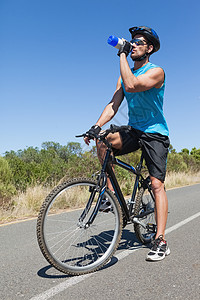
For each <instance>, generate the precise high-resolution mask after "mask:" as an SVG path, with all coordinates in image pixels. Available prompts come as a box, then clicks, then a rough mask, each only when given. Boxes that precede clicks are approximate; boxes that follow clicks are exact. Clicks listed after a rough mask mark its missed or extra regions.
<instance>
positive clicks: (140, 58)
mask: <svg viewBox="0 0 200 300" xmlns="http://www.w3.org/2000/svg"><path fill="white" fill-rule="evenodd" d="M147 56H148V53H145V54H144V55H142V56H140V57H138V58H136V59H133V61H141V60H143V59H145V58H146V57H147Z"/></svg>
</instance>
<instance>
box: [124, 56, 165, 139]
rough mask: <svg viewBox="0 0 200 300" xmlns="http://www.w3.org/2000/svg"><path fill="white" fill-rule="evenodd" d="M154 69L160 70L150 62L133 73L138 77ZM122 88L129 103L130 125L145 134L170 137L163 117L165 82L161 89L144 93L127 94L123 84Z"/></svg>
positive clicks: (152, 89) (153, 89)
mask: <svg viewBox="0 0 200 300" xmlns="http://www.w3.org/2000/svg"><path fill="white" fill-rule="evenodd" d="M153 68H158V66H156V65H154V64H152V63H150V62H148V63H147V64H146V65H145V66H143V67H141V68H140V69H137V70H134V68H133V69H131V71H132V73H133V74H134V75H135V76H136V77H137V76H139V75H141V74H144V73H146V72H147V71H148V70H150V69H153ZM122 88H123V91H124V95H125V97H126V100H127V103H128V115H129V123H128V124H129V125H130V126H132V127H133V128H135V129H138V130H141V131H143V132H150V133H160V134H162V135H166V136H168V135H169V130H168V127H167V123H166V120H165V117H164V115H163V97H164V89H165V81H164V83H163V85H162V87H161V88H158V89H157V88H151V89H150V90H147V91H144V92H137V93H127V92H126V91H125V88H124V84H123V82H122Z"/></svg>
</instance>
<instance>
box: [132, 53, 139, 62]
mask: <svg viewBox="0 0 200 300" xmlns="http://www.w3.org/2000/svg"><path fill="white" fill-rule="evenodd" d="M138 58H140V56H139V55H134V54H132V55H131V59H132V60H133V61H135V60H137V59H138Z"/></svg>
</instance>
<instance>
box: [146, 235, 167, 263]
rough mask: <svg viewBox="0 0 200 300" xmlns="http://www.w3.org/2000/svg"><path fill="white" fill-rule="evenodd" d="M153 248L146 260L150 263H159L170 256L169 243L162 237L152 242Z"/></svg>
mask: <svg viewBox="0 0 200 300" xmlns="http://www.w3.org/2000/svg"><path fill="white" fill-rule="evenodd" d="M152 244H153V247H152V248H151V250H150V251H149V253H148V254H147V257H146V260H149V261H159V260H162V259H164V258H165V256H167V255H169V254H170V249H169V247H168V245H167V241H165V240H164V239H163V236H162V235H160V236H159V237H158V238H157V239H156V240H154V241H153V242H152Z"/></svg>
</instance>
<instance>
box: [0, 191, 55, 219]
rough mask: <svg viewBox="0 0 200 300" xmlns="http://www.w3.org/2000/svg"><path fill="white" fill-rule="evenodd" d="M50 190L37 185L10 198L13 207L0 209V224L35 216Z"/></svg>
mask: <svg viewBox="0 0 200 300" xmlns="http://www.w3.org/2000/svg"><path fill="white" fill-rule="evenodd" d="M50 190H51V188H50V187H49V188H45V187H43V186H41V185H38V186H35V187H29V188H28V189H27V190H26V192H25V193H20V194H19V195H17V196H14V197H13V198H12V203H13V207H12V208H11V209H7V210H3V209H0V222H2V221H4V222H6V221H11V220H15V219H19V218H20V219H21V218H26V217H32V216H36V215H37V214H38V211H39V208H40V206H41V205H42V202H43V201H44V199H45V197H46V196H47V194H48V193H49V192H50Z"/></svg>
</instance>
